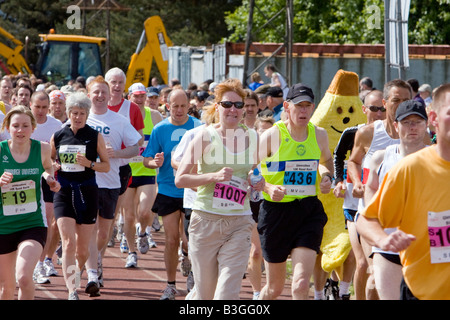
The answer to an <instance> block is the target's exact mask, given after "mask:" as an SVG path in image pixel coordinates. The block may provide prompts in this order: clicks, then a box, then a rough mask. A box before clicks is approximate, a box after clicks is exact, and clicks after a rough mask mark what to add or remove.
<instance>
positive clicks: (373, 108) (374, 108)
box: [368, 106, 386, 112]
mask: <svg viewBox="0 0 450 320" xmlns="http://www.w3.org/2000/svg"><path fill="white" fill-rule="evenodd" d="M368 108H369V110H370V111H372V112H377V111H381V112H386V108H385V107H376V106H370V107H368Z"/></svg>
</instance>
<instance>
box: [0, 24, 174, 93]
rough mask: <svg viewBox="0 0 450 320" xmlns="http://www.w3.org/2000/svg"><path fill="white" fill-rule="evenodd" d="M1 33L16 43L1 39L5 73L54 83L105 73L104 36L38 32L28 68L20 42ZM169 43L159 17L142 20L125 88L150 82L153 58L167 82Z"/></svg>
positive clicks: (7, 34) (6, 33)
mask: <svg viewBox="0 0 450 320" xmlns="http://www.w3.org/2000/svg"><path fill="white" fill-rule="evenodd" d="M0 35H3V36H4V37H6V38H7V39H8V40H10V41H11V42H12V43H14V44H15V48H10V47H9V46H7V45H6V44H4V43H2V41H0V57H1V56H3V57H4V59H5V60H6V65H5V64H3V63H2V61H1V60H0V68H2V69H3V71H4V72H5V73H6V74H9V73H12V74H18V73H19V72H21V73H25V74H32V73H34V75H35V76H36V77H38V78H41V79H44V80H45V81H51V82H53V83H55V84H57V85H63V84H66V83H67V82H68V81H69V80H71V79H76V78H77V77H78V76H84V77H85V78H87V77H89V76H96V75H103V74H104V71H103V66H102V58H101V53H100V48H101V47H102V45H103V44H105V43H106V38H99V37H89V36H78V35H64V34H55V33H54V31H53V30H51V31H50V33H48V34H40V35H39V36H40V38H41V43H40V44H38V45H37V46H38V53H39V58H38V61H37V62H36V63H35V65H34V67H33V70H31V68H30V67H29V66H28V64H27V62H26V61H25V59H24V58H23V56H22V55H21V54H20V52H21V51H22V49H23V44H22V42H21V41H19V40H17V39H15V38H14V36H12V35H11V34H10V33H9V32H7V31H6V30H4V29H3V28H1V27H0ZM170 46H173V43H172V41H171V40H170V39H169V37H168V36H167V33H166V30H165V28H164V24H163V22H162V20H161V18H160V17H159V16H152V17H150V18H148V19H147V20H145V22H144V30H143V31H142V34H141V37H140V39H139V43H138V45H137V48H136V51H135V53H133V55H132V56H131V59H130V63H129V65H128V70H127V72H126V75H127V83H126V88H129V87H130V86H131V85H132V84H133V83H136V82H141V83H143V84H144V85H145V86H148V85H149V82H150V71H151V68H152V64H153V59H154V60H155V62H156V65H157V67H158V70H159V72H160V74H161V77H162V79H163V81H164V83H168V81H169V79H168V77H169V50H168V47H170Z"/></svg>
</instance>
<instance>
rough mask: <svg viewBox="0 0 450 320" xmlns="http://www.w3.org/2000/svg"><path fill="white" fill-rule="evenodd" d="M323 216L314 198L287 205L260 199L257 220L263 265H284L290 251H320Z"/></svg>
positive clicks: (298, 200)
mask: <svg viewBox="0 0 450 320" xmlns="http://www.w3.org/2000/svg"><path fill="white" fill-rule="evenodd" d="M327 220H328V218H327V215H326V214H325V211H324V209H323V206H322V202H321V201H320V200H319V199H318V198H317V197H316V196H314V197H307V198H303V199H296V200H294V201H291V202H271V201H267V200H263V202H262V204H261V208H260V211H259V217H258V233H259V235H260V239H261V248H262V252H263V257H264V259H265V260H266V261H267V262H271V263H281V262H285V261H286V260H287V258H288V256H289V255H290V253H291V251H292V250H293V249H295V248H298V247H306V248H309V249H311V250H314V251H316V252H317V253H319V252H320V244H321V242H322V236H323V228H324V226H325V224H326V223H327Z"/></svg>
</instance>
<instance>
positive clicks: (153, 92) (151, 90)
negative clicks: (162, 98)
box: [147, 87, 159, 97]
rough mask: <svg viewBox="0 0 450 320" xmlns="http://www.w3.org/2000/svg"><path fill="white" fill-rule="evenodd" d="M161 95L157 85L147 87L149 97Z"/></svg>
mask: <svg viewBox="0 0 450 320" xmlns="http://www.w3.org/2000/svg"><path fill="white" fill-rule="evenodd" d="M153 96H159V90H158V88H156V87H148V88H147V97H153Z"/></svg>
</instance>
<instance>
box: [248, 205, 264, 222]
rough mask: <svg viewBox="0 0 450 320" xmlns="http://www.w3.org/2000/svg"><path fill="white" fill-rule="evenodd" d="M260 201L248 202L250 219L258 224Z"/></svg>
mask: <svg viewBox="0 0 450 320" xmlns="http://www.w3.org/2000/svg"><path fill="white" fill-rule="evenodd" d="M261 203H262V199H261V200H259V201H250V210H252V217H253V220H255V222H256V223H258V216H259V208H260V207H261Z"/></svg>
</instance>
